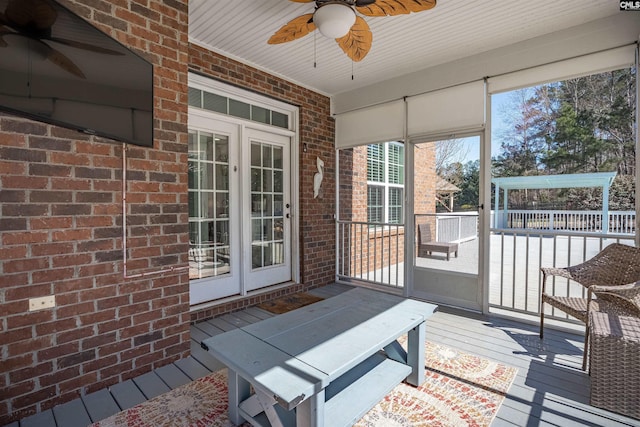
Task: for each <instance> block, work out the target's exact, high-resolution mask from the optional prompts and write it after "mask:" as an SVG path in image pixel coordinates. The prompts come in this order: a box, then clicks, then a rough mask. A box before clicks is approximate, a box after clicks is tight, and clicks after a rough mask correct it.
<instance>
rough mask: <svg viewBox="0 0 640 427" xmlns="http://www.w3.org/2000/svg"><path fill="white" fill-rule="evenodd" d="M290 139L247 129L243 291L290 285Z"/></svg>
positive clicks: (245, 147)
mask: <svg viewBox="0 0 640 427" xmlns="http://www.w3.org/2000/svg"><path fill="white" fill-rule="evenodd" d="M290 142H291V138H289V137H288V136H283V135H276V134H273V133H268V132H264V131H258V130H254V129H247V131H246V138H245V140H244V150H243V166H244V168H245V170H248V171H249V173H247V174H245V175H244V176H245V178H248V179H245V180H244V191H243V215H244V220H243V223H244V224H245V225H246V227H244V229H243V230H244V232H243V272H244V275H245V283H244V285H245V290H247V291H250V290H254V289H257V288H261V287H264V286H268V285H270V284H274V283H282V282H286V281H288V280H291V244H290V242H291V224H290V223H291V198H290V176H289V175H290V174H289V166H288V165H289V164H290V155H289V147H290Z"/></svg>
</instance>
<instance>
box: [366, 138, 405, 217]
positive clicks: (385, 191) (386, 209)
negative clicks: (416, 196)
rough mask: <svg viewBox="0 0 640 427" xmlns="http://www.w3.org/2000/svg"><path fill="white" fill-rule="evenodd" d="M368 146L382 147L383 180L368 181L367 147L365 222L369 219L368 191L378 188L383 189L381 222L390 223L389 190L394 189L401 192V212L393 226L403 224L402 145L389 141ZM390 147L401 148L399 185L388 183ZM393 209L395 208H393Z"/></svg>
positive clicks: (403, 163)
mask: <svg viewBox="0 0 640 427" xmlns="http://www.w3.org/2000/svg"><path fill="white" fill-rule="evenodd" d="M369 145H382V146H383V152H384V156H383V160H382V165H383V178H382V181H370V180H369V146H367V222H369V220H370V217H369V189H370V188H371V187H378V188H382V189H383V201H382V205H383V220H382V222H383V223H385V224H388V223H390V215H389V213H390V210H391V206H390V205H389V201H390V197H389V193H390V189H394V188H399V189H401V190H402V197H401V201H402V204H401V205H400V206H401V209H402V211H401V212H400V215H398V222H394V223H393V224H403V220H404V210H405V205H404V191H405V189H404V168H405V167H406V165H405V154H404V153H405V151H404V148H405V147H404V144H403V143H402V142H400V141H389V142H384V143H378V144H369ZM391 146H399V147H401V148H402V156H401V158H402V163H401V168H402V169H401V170H400V171H399V174H398V177H399V178H400V181H402V183H401V184H396V183H391V182H389V176H390V173H389V169H390V167H389V166H390V162H389V157H390V156H389V152H390V150H389V147H391ZM394 207H395V206H394Z"/></svg>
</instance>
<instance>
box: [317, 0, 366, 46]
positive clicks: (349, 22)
mask: <svg viewBox="0 0 640 427" xmlns="http://www.w3.org/2000/svg"><path fill="white" fill-rule="evenodd" d="M355 22H356V13H355V11H354V10H353V9H352V8H351V6H349V4H348V3H345V2H341V1H337V2H331V3H323V4H319V5H318V9H316V11H315V13H314V14H313V23H314V24H315V25H316V26H317V27H318V30H320V32H321V33H322V35H323V36H325V37H328V38H331V39H339V38H340V37H343V36H345V35H346V34H347V33H348V32H349V30H350V29H351V27H352V26H353V24H354V23H355Z"/></svg>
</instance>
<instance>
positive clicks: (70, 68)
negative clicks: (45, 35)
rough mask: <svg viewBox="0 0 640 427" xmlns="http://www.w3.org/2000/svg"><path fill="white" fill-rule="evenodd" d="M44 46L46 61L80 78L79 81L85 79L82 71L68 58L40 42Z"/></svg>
mask: <svg viewBox="0 0 640 427" xmlns="http://www.w3.org/2000/svg"><path fill="white" fill-rule="evenodd" d="M40 43H42V44H43V45H44V46H46V48H45V49H46V50H47V59H48V60H49V61H51V62H53V63H54V64H56V65H57V66H58V67H60V68H62V69H63V70H65V71H67V72H69V73H71V74H73V75H74V76H76V77H80V78H81V79H86V76H85V75H84V73H83V72H82V70H81V69H80V68H79V67H78V66H77V65H76V64H75V63H74V62H73V61H72V60H70V59H69V58H67V57H66V56H65V55H64V54H63V53H62V52H60V51H58V50H56V49H54V48H52V47H51V46H49V45H48V44H46V43H44V42H40Z"/></svg>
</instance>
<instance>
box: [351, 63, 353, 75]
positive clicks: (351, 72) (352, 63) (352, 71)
mask: <svg viewBox="0 0 640 427" xmlns="http://www.w3.org/2000/svg"><path fill="white" fill-rule="evenodd" d="M351 80H353V59H352V60H351Z"/></svg>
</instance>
